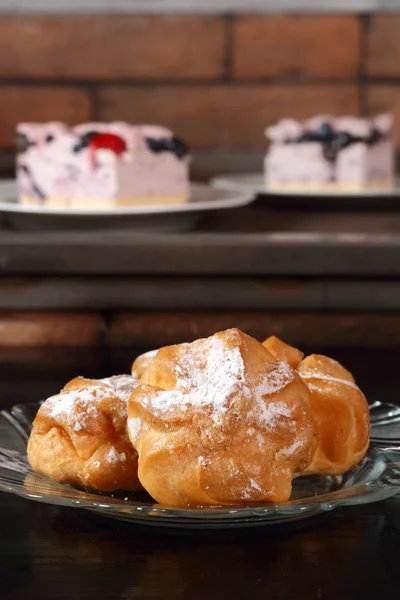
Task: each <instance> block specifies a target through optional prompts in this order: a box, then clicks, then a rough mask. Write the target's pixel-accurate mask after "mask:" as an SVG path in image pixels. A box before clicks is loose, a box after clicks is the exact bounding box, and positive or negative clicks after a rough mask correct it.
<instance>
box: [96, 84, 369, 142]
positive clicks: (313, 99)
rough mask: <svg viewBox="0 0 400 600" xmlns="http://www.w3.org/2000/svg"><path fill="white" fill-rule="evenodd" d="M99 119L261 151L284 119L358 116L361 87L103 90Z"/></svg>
mask: <svg viewBox="0 0 400 600" xmlns="http://www.w3.org/2000/svg"><path fill="white" fill-rule="evenodd" d="M99 99H100V117H101V118H102V119H105V120H109V119H127V120H133V121H136V122H139V123H140V122H152V123H159V124H163V125H167V126H169V127H171V128H173V129H174V130H175V131H176V132H177V133H178V134H179V135H181V136H182V137H184V138H185V139H186V140H187V141H188V143H189V144H191V145H192V146H193V147H196V148H244V149H246V148H262V147H264V145H265V140H264V130H265V127H266V126H267V125H269V124H272V123H274V122H275V121H276V120H277V119H280V118H282V117H295V118H306V117H310V116H312V115H314V114H316V113H321V112H322V113H326V112H328V113H338V114H358V112H359V102H358V88H357V86H356V85H343V84H336V85H308V86H305V85H303V86H290V85H288V86H283V85H280V86H270V85H245V84H244V85H240V84H235V85H215V86H207V87H206V86H204V87H203V86H198V87H195V86H182V87H175V86H155V87H143V86H141V87H137V88H129V87H104V88H102V89H101V90H100V93H99Z"/></svg>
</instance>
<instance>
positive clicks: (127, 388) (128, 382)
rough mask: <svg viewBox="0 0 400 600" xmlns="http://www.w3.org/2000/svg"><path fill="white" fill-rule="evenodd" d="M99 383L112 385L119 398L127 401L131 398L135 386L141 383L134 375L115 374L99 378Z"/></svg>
mask: <svg viewBox="0 0 400 600" xmlns="http://www.w3.org/2000/svg"><path fill="white" fill-rule="evenodd" d="M99 383H103V384H105V385H108V386H110V388H111V389H112V391H113V392H114V393H116V395H117V396H118V398H120V399H121V400H125V401H126V402H127V401H128V400H129V397H130V395H131V393H132V392H133V390H134V389H135V387H137V386H138V385H139V381H138V380H137V379H136V378H135V377H133V376H132V375H114V376H113V377H106V378H105V379H99Z"/></svg>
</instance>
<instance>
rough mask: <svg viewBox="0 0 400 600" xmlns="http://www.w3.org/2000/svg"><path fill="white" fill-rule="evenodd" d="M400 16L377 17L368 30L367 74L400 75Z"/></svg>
mask: <svg viewBox="0 0 400 600" xmlns="http://www.w3.org/2000/svg"><path fill="white" fill-rule="evenodd" d="M399 32H400V15H393V14H390V15H375V16H372V17H371V22H370V26H369V28H368V30H367V36H368V37H367V74H368V75H370V76H373V77H396V76H397V75H400V35H399Z"/></svg>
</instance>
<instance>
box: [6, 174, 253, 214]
mask: <svg viewBox="0 0 400 600" xmlns="http://www.w3.org/2000/svg"><path fill="white" fill-rule="evenodd" d="M251 200H252V199H251V196H250V195H249V193H248V192H243V193H239V192H233V193H232V192H229V191H225V190H219V189H216V188H213V187H210V186H209V185H205V184H201V183H196V184H192V185H191V194H190V201H189V202H187V203H186V204H175V205H174V204H171V205H166V204H164V205H153V206H146V205H140V206H129V207H122V208H115V209H111V210H110V209H106V208H105V209H93V210H89V209H83V210H80V209H72V208H71V209H64V208H50V207H47V206H44V205H41V204H40V203H38V204H36V205H24V204H19V203H18V201H17V185H16V183H15V181H14V180H5V181H0V212H7V213H29V214H37V215H39V214H40V215H68V216H69V217H71V216H102V217H109V216H110V215H118V216H134V215H154V214H165V213H190V212H201V211H208V210H221V209H226V208H237V207H239V206H245V205H246V204H249V203H250V202H251Z"/></svg>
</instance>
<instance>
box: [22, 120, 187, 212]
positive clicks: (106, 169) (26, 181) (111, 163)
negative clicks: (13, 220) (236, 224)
mask: <svg viewBox="0 0 400 600" xmlns="http://www.w3.org/2000/svg"><path fill="white" fill-rule="evenodd" d="M189 162H190V161H189V155H188V148H187V146H186V145H185V144H184V143H183V142H182V141H181V140H179V139H178V138H176V137H174V135H173V134H172V132H171V131H169V130H168V129H165V128H164V127H157V126H151V125H142V126H133V125H129V124H128V123H122V122H116V123H85V124H82V125H78V126H76V127H68V126H67V125H64V124H63V123H56V122H54V123H43V124H41V123H21V124H19V125H18V127H17V184H18V189H19V200H20V202H22V203H24V204H38V203H40V204H42V205H45V206H49V207H55V208H82V209H85V208H88V209H90V208H93V209H96V208H115V207H123V206H132V205H141V204H143V205H158V204H160V205H163V204H164V205H165V204H181V203H184V202H186V201H187V200H188V197H189Z"/></svg>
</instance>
